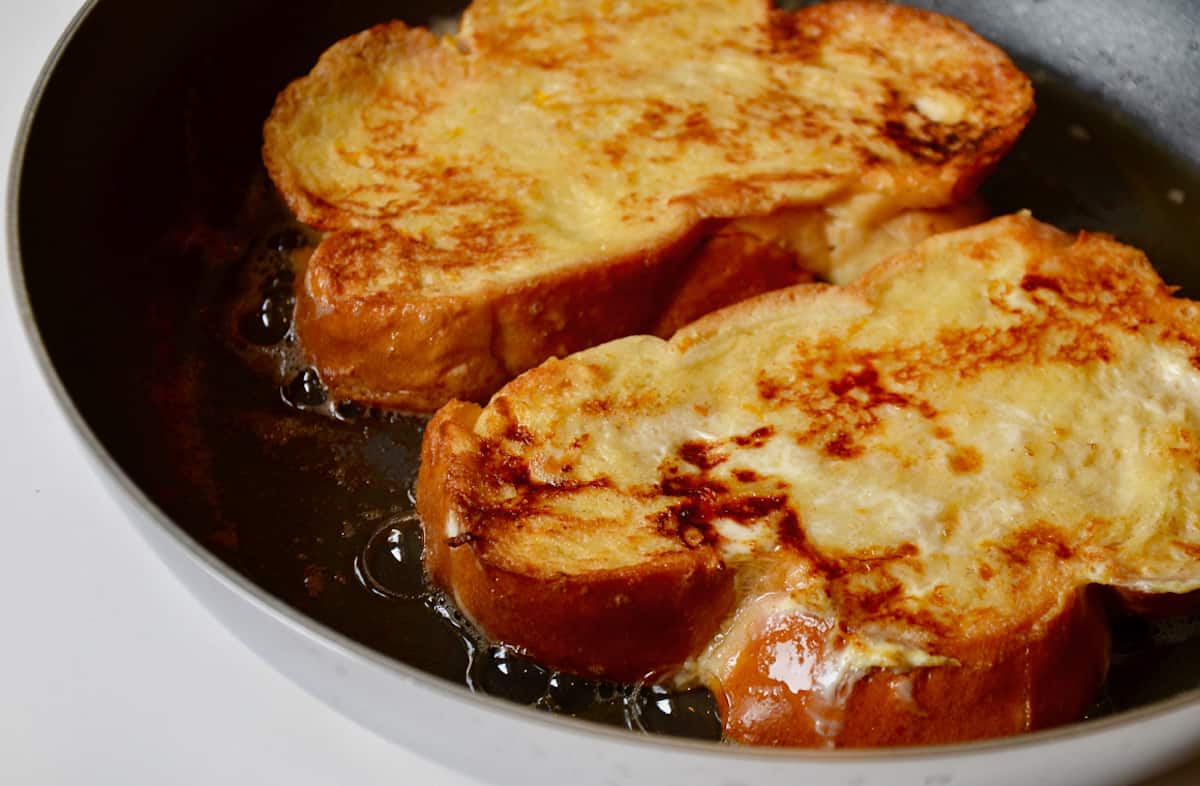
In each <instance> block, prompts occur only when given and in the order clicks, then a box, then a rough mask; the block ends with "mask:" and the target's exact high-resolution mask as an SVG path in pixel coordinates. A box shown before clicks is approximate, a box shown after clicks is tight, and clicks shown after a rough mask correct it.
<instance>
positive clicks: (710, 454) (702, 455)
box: [679, 440, 729, 469]
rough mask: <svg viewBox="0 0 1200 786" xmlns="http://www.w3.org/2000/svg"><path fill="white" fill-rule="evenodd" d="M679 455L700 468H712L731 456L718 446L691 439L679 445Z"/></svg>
mask: <svg viewBox="0 0 1200 786" xmlns="http://www.w3.org/2000/svg"><path fill="white" fill-rule="evenodd" d="M679 457H680V458H681V459H683V460H684V461H686V462H687V463H689V464H691V465H692V466H695V467H699V468H700V469H712V468H713V467H715V466H717V465H718V464H720V463H721V462H723V461H726V460H727V459H728V458H729V456H728V455H726V454H724V453H721V452H720V451H719V450H718V449H717V446H716V445H714V444H712V443H711V442H704V441H702V440H689V441H688V442H684V443H683V444H682V445H680V446H679Z"/></svg>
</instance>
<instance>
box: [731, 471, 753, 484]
mask: <svg viewBox="0 0 1200 786" xmlns="http://www.w3.org/2000/svg"><path fill="white" fill-rule="evenodd" d="M733 476H734V477H735V478H737V480H738V482H739V483H753V482H754V481H756V480H758V473H757V472H755V471H754V470H752V469H735V470H734V471H733Z"/></svg>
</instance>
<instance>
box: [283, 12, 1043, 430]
mask: <svg viewBox="0 0 1200 786" xmlns="http://www.w3.org/2000/svg"><path fill="white" fill-rule="evenodd" d="M883 5H885V4H883V3H879V2H872V1H871V0H836V1H835V2H833V3H829V4H827V5H826V6H825V7H826V8H830V9H833V10H832V12H831V13H833V14H834V15H846V14H851V15H852V14H853V13H856V12H858V11H861V10H863V9H872V10H874V9H875V8H878V7H881V6H883ZM890 12H891V13H895V14H899V15H903V16H907V17H912V18H914V19H920V20H921V23H923V24H929V23H932V24H936V25H940V26H943V27H946V28H947V29H952V30H954V31H956V32H958V33H960V34H963V35H966V36H970V37H971V38H972V39H974V44H975V45H976V46H978V48H979V49H980V51H981V52H983V53H985V54H986V55H987V57H986V58H984V59H988V58H995V57H996V56H997V55H999V56H1000V58H1001V59H1002V60H1003V62H1004V63H1006V64H1007V70H1005V73H1004V75H1003V79H1002V78H1001V75H999V74H995V75H993V76H994V78H995V80H996V81H997V82H998V83H999V82H1001V81H1003V82H1005V84H1006V85H1007V86H1008V87H1010V88H1012V89H1014V90H1017V91H1020V92H1022V93H1024V94H1025V95H1026V98H1027V100H1026V104H1027V105H1028V108H1027V110H1026V112H1025V113H1023V114H1021V115H1020V116H1018V117H1016V118H1015V119H1013V121H1012V122H1010V123H1009V124H1007V125H1005V126H999V127H996V128H995V129H992V130H991V132H990V133H988V134H987V135H986V136H985V137H984V138H983V139H982V141H981V143H980V144H979V145H978V147H977V148H976V149H975V150H973V151H972V155H971V156H970V157H969V158H970V160H966V158H967V157H964V156H958V157H955V158H954V159H953V160H952V161H951V162H950V165H949V166H945V167H942V168H941V169H940V170H938V172H937V177H935V178H933V180H935V181H936V180H939V179H940V180H947V182H946V183H943V184H942V186H944V187H945V188H944V191H945V193H944V194H943V197H942V203H943V205H944V206H949V205H952V204H953V202H954V201H956V200H963V199H966V198H968V197H969V196H970V195H971V194H972V193H973V192H974V191H975V189H976V188H977V187H978V185H979V183H981V182H982V181H983V180H984V179H985V178H986V176H987V175H988V174H989V173H990V172H991V171H992V169H994V167H995V165H996V164H997V163H998V162H999V160H1000V158H1001V157H1002V156H1003V154H1004V153H1005V152H1006V151H1007V150H1008V149H1009V148H1010V147H1011V146H1012V144H1013V143H1014V142H1015V141H1016V139H1017V137H1018V136H1019V135H1020V133H1021V131H1022V130H1023V129H1024V127H1025V125H1026V124H1027V123H1028V121H1029V119H1030V118H1031V117H1032V114H1033V98H1032V88H1031V86H1030V84H1029V82H1028V80H1027V79H1025V77H1024V76H1023V75H1022V74H1021V73H1020V71H1018V70H1017V69H1016V67H1015V66H1013V65H1012V64H1011V62H1010V61H1008V60H1007V58H1006V57H1004V56H1003V53H1001V52H1000V50H999V49H997V48H996V47H995V46H994V45H993V44H991V43H989V42H987V41H986V40H984V39H983V38H982V37H980V36H978V35H977V34H975V33H974V32H973V31H971V30H970V28H969V27H967V26H966V25H965V24H963V23H961V22H958V21H957V20H953V19H950V18H948V17H944V16H942V15H939V14H935V13H932V12H928V11H923V10H920V9H912V8H908V7H904V6H896V7H892V8H891V9H890ZM774 13H775V17H776V18H778V19H785V17H784V16H782V15H783V14H785V13H786V14H788V16H787V17H786V19H789V20H791V23H792V24H793V25H798V24H801V23H802V22H807V21H813V20H815V21H819V22H822V24H824V23H827V22H828V20H822V19H818V18H817V17H816V16H814V15H817V14H819V13H820V9H817V8H816V7H809V8H808V9H801V10H800V11H796V12H782V11H776V12H774ZM785 27H786V26H785ZM397 42H398V45H399V46H401V47H403V48H404V49H405V50H406V51H410V52H411V53H412V56H416V57H424V58H426V59H428V61H429V67H430V69H431V70H433V71H435V72H436V73H437V74H438V75H439V78H442V77H445V76H447V75H449V74H453V73H455V72H456V71H457V70H458V69H459V68H460V67H461V63H458V62H457V61H456V60H454V53H453V52H452V50H451V48H450V47H448V46H447V45H445V44H444V43H441V42H439V41H438V40H437V38H436V37H435V36H433V35H432V34H431V33H429V32H428V31H426V30H423V29H419V28H408V27H407V26H405V25H403V24H401V23H391V24H384V25H377V26H375V27H373V28H370V29H368V30H366V31H363V32H362V33H359V34H357V35H355V36H351V37H349V38H346V39H343V40H342V41H340V42H338V43H337V44H335V45H334V46H333V47H331V48H330V49H329V50H327V51H326V52H325V53H324V54H323V55H322V56H321V58H320V59H319V61H318V64H317V66H316V67H315V68H314V69H313V71H312V73H311V74H310V75H309V77H305V78H304V79H303V80H297V81H295V82H293V83H292V84H291V85H289V86H288V87H287V88H286V89H285V90H284V91H283V92H282V93H281V94H280V95H279V98H278V100H277V102H276V106H275V109H274V110H273V112H272V116H271V119H270V120H268V122H267V123H266V125H265V127H264V145H263V160H264V162H265V163H266V166H267V169H268V171H269V172H270V173H271V177H272V179H273V180H274V181H275V183H276V185H277V187H278V189H279V191H280V193H281V194H282V195H283V197H284V199H285V201H286V202H287V203H288V205H289V207H291V209H292V210H293V211H294V212H295V213H296V215H297V216H299V217H300V218H301V220H304V221H306V222H308V223H311V224H313V225H314V226H317V227H318V228H322V229H328V230H332V231H333V234H331V235H330V236H327V237H326V238H325V240H324V241H322V243H321V245H320V247H319V248H318V250H317V252H316V254H314V259H313V260H312V262H311V263H310V265H309V266H308V269H307V271H306V273H305V275H304V276H303V277H302V280H301V285H300V287H299V288H298V292H297V305H296V312H295V319H294V325H295V331H296V335H297V336H298V338H299V340H300V346H301V348H302V350H303V351H304V353H305V354H306V355H307V357H308V358H309V360H310V362H311V363H312V364H313V365H314V366H315V367H316V368H317V369H318V370H319V372H320V374H321V377H322V380H323V381H324V383H325V384H326V386H327V387H328V388H329V389H330V390H331V392H332V393H333V395H335V396H337V397H339V398H347V399H353V400H357V401H361V402H364V403H370V404H377V405H381V406H386V407H394V408H398V409H404V410H410V411H418V412H432V411H434V410H436V409H437V408H438V407H439V406H441V405H442V404H444V403H446V402H447V401H449V400H451V399H454V398H460V399H467V400H474V401H482V400H484V399H485V398H486V397H487V396H488V395H490V394H491V393H493V392H495V391H496V390H497V389H498V388H499V387H500V386H501V385H503V384H504V382H506V381H507V380H509V379H511V378H512V377H514V376H515V375H517V374H519V373H521V372H522V371H525V370H527V369H529V368H532V367H533V366H534V365H536V364H537V363H539V362H541V361H542V360H544V359H546V358H548V357H554V356H562V355H565V354H569V353H571V352H574V351H578V350H580V349H584V348H586V347H589V346H594V345H596V344H599V343H603V342H604V341H607V340H610V339H613V338H617V337H620V336H624V335H630V334H635V333H640V332H653V333H655V334H656V335H660V336H666V335H670V333H671V332H673V331H674V330H675V329H677V328H678V327H679V326H681V325H683V324H685V323H686V322H687V321H690V320H691V319H694V318H696V317H697V316H700V315H701V314H702V313H704V311H703V310H698V309H700V308H701V306H702V305H704V304H706V303H712V304H715V305H713V306H712V307H720V306H725V305H728V304H729V303H730V302H731V298H730V296H729V295H727V294H721V292H720V285H721V284H723V283H726V282H728V281H731V280H738V281H739V284H738V286H737V293H738V294H737V296H738V297H750V296H753V295H757V294H760V293H762V292H765V291H769V290H771V289H775V288H777V287H779V286H786V285H789V284H793V283H798V282H800V281H802V280H804V275H803V269H804V265H805V262H804V260H803V259H800V258H796V259H794V260H791V261H790V262H789V261H787V260H785V259H783V258H782V257H781V256H780V254H779V250H778V249H777V248H775V247H772V246H768V245H765V244H760V245H758V246H756V247H751V245H750V244H748V243H744V244H743V248H742V254H741V256H738V257H736V258H734V259H733V260H732V261H729V260H726V261H723V262H721V263H720V264H719V265H717V267H719V268H723V269H724V270H725V274H724V275H723V276H721V277H720V278H719V279H718V280H717V281H714V282H712V284H705V283H703V281H702V279H701V275H702V274H703V273H705V272H709V271H711V259H712V253H708V254H707V255H706V257H705V258H706V259H707V260H709V261H710V264H704V263H703V261H702V263H700V264H693V265H690V266H689V265H687V264H686V263H685V262H684V261H683V260H685V259H686V258H687V257H688V256H689V255H690V254H691V253H692V252H693V251H694V250H695V249H696V247H697V245H698V244H699V242H700V240H701V239H702V238H703V236H705V235H706V234H709V233H711V232H713V231H714V229H715V228H717V227H718V226H719V224H717V223H715V222H708V221H701V222H700V223H697V224H696V225H694V226H692V227H690V228H681V229H683V230H684V231H682V232H681V233H679V234H677V236H676V237H675V238H668V239H667V240H666V241H665V242H664V244H663V245H661V246H659V247H658V248H653V249H645V250H644V252H643V253H639V254H637V255H636V256H634V257H630V258H626V259H618V260H607V261H605V263H604V264H603V265H600V266H597V265H588V266H581V267H579V268H575V269H567V270H563V271H555V272H554V273H553V274H551V275H548V276H539V277H537V278H534V279H532V280H530V281H529V282H526V283H525V284H524V285H522V286H519V287H509V288H490V289H487V290H483V291H480V292H477V293H474V295H473V296H471V297H464V296H445V297H434V298H428V297H421V296H419V295H417V296H413V297H404V296H399V295H395V294H394V293H393V295H391V296H375V297H368V298H357V297H350V298H346V299H343V298H342V296H341V295H340V294H339V293H340V291H341V290H342V289H343V288H344V287H343V286H342V283H341V282H339V281H338V276H339V275H340V271H345V270H347V269H348V268H349V265H348V264H347V262H348V261H349V260H351V259H353V257H354V255H355V254H356V253H360V252H364V251H367V250H369V251H370V252H371V253H379V250H380V248H379V245H380V242H379V238H377V237H373V236H372V233H371V232H370V231H353V230H345V229H342V228H336V225H337V223H338V222H337V212H338V211H337V210H336V208H335V207H334V206H333V205H331V204H329V203H328V202H326V201H325V200H323V199H322V198H321V196H320V195H319V194H313V193H310V192H309V191H307V190H306V189H304V188H303V187H301V186H300V184H299V182H298V181H297V179H296V178H295V177H294V176H293V173H292V171H291V169H290V167H288V166H286V165H285V163H284V158H285V155H286V150H287V147H288V146H287V143H286V140H285V139H284V138H282V136H281V135H282V134H283V133H284V129H285V128H286V127H287V125H288V124H287V122H286V120H287V118H288V117H290V116H291V115H293V114H295V113H296V112H297V111H298V108H299V106H300V104H301V103H302V95H301V94H302V89H301V82H302V81H303V82H305V83H308V82H309V81H311V80H313V79H314V78H318V77H319V79H324V80H327V81H328V84H325V85H324V89H325V90H326V91H328V92H334V93H336V91H337V90H338V89H339V86H341V85H345V84H347V83H348V82H351V81H353V80H356V79H359V78H365V79H371V78H372V76H371V69H370V65H371V63H372V62H374V61H376V60H379V59H383V58H385V56H387V55H386V53H385V52H384V49H385V48H386V47H389V46H393V45H397ZM345 62H350V63H351V64H352V65H351V67H349V68H348V69H347V68H345V66H344V63H345ZM1001 70H1004V69H1001ZM343 71H344V72H343ZM930 169H931V167H930V165H928V164H925V163H921V164H920V165H917V166H914V168H913V171H900V172H894V173H892V176H893V177H894V179H895V180H896V183H897V188H901V189H904V188H911V189H912V190H913V191H914V193H916V192H922V193H923V192H925V191H929V190H930V188H931V186H930V184H929V183H928V182H923V181H928V180H929V177H928V172H927V170H930ZM916 170H921V173H923V174H919V173H918V172H917V171H916ZM909 181H911V182H909ZM934 190H937V189H936V188H935V189H934ZM923 198H925V199H927V198H928V197H923ZM738 200H739V195H738V194H737V193H736V189H735V190H733V191H731V193H729V194H727V195H726V196H725V197H723V198H722V199H719V200H718V201H725V202H730V201H732V202H734V203H736V202H737V201H738ZM892 250H895V249H892ZM722 251H723V252H727V251H729V248H727V247H726V248H723V249H722ZM681 266H684V267H690V269H691V270H692V271H693V272H694V275H690V276H689V275H684V277H683V279H682V280H675V279H674V277H675V276H676V275H677V274H678V272H679V270H678V269H679V267H681ZM655 268H661V269H655ZM676 293H683V294H682V296H681V299H680V298H677V297H676Z"/></svg>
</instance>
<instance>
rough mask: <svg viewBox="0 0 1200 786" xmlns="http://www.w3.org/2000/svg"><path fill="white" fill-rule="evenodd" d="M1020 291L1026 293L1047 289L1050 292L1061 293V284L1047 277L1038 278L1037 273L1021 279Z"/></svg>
mask: <svg viewBox="0 0 1200 786" xmlns="http://www.w3.org/2000/svg"><path fill="white" fill-rule="evenodd" d="M1021 289H1023V290H1025V291H1026V292H1033V291H1034V290H1036V289H1049V290H1050V291H1051V292H1057V293H1058V294H1060V295H1061V294H1062V293H1063V289H1062V284H1061V283H1060V282H1059V281H1058V280H1057V279H1053V278H1050V277H1049V276H1040V275H1038V274H1037V273H1028V274H1026V275H1025V277H1024V278H1022V279H1021Z"/></svg>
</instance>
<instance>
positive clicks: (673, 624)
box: [417, 402, 734, 680]
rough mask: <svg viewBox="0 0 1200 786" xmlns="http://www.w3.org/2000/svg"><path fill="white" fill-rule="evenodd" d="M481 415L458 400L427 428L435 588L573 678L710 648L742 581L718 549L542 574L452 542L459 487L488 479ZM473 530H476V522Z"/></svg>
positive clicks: (420, 490)
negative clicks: (475, 428) (481, 460)
mask: <svg viewBox="0 0 1200 786" xmlns="http://www.w3.org/2000/svg"><path fill="white" fill-rule="evenodd" d="M478 413H479V408H478V407H476V406H473V405H470V404H464V403H461V402H451V403H450V404H448V405H446V406H445V407H444V408H443V409H442V410H441V411H440V412H438V414H437V415H436V416H435V417H434V418H433V420H431V421H430V423H429V426H428V428H427V430H426V436H425V441H424V444H423V447H422V452H421V470H420V475H419V477H418V480H417V506H418V511H419V512H420V514H421V521H422V522H423V526H424V532H425V565H426V567H427V569H428V571H429V573H430V576H431V577H432V579H433V581H434V582H435V583H436V584H438V585H439V586H441V587H443V588H445V589H447V590H448V591H449V592H451V593H452V594H453V596H454V599H455V601H456V602H457V604H458V606H459V608H461V609H462V610H463V611H465V612H466V613H467V614H468V616H470V617H471V619H472V620H474V621H475V622H476V623H477V624H478V625H479V626H480V627H481V628H482V629H483V630H484V631H486V632H487V634H488V635H489V636H490V637H492V638H493V639H496V640H498V641H503V642H509V643H513V644H516V645H518V646H520V648H521V649H522V650H524V651H525V652H526V653H527V654H529V655H530V656H531V657H533V658H535V659H537V660H539V661H541V662H542V663H545V664H547V665H549V666H552V667H555V668H560V669H564V670H567V671H571V672H576V673H581V674H592V675H601V674H602V675H605V676H608V677H611V678H613V679H619V680H637V679H642V678H645V677H648V676H654V675H658V674H661V673H663V672H664V671H666V670H668V669H670V668H673V667H675V666H677V665H678V664H679V663H681V662H682V661H683V660H684V659H686V658H687V657H688V656H689V655H691V654H692V653H694V652H696V651H698V650H699V649H700V648H702V647H703V646H704V644H705V643H706V642H707V641H708V640H709V639H711V638H712V636H713V635H714V634H715V633H716V631H717V628H718V627H719V625H720V623H721V620H722V619H723V618H724V617H725V615H726V614H728V612H729V611H730V608H731V607H732V604H733V600H734V592H733V574H732V572H731V571H727V570H726V569H725V566H724V564H723V563H722V562H721V560H720V558H719V557H718V556H717V555H716V553H715V551H714V550H713V549H711V548H704V549H696V550H689V551H679V552H674V553H670V554H665V555H662V556H661V557H659V558H657V559H656V560H654V561H653V562H646V563H642V564H638V565H635V566H633V567H629V568H622V569H605V570H596V571H592V572H588V573H581V574H575V575H561V574H560V575H551V576H532V575H527V574H522V573H518V572H514V571H512V570H510V569H508V568H507V567H505V566H504V565H502V564H497V563H496V562H494V561H492V560H490V559H489V558H488V556H487V555H486V554H485V553H481V551H480V550H478V549H476V548H475V547H474V544H473V543H472V542H471V541H469V540H468V541H466V542H461V543H459V544H457V545H455V544H452V543H451V542H450V541H449V540H448V539H447V537H446V534H445V529H444V527H445V521H446V519H447V516H448V515H449V514H450V513H451V511H452V510H453V511H454V512H455V513H456V515H459V516H464V517H465V516H466V515H467V513H466V511H464V510H463V508H464V507H466V506H462V505H459V504H458V503H459V498H460V496H461V495H460V493H459V492H458V491H456V490H455V489H456V488H459V489H461V488H463V485H461V484H467V486H466V487H467V488H469V487H470V484H472V483H474V482H476V478H477V475H478V472H479V469H478V467H477V461H478V459H477V456H478V451H477V450H474V449H472V446H473V443H477V441H478V440H477V439H476V438H475V437H474V435H473V434H471V432H470V429H471V426H472V425H473V424H474V422H475V419H476V417H477V416H478ZM464 527H465V528H466V531H472V529H471V527H472V522H464ZM484 532H485V533H486V530H485V531H484ZM485 536H486V535H485Z"/></svg>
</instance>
